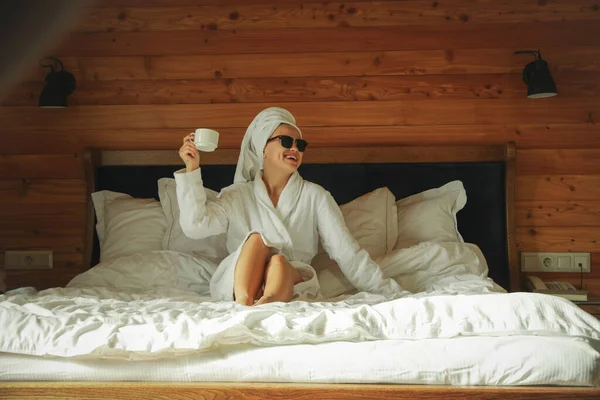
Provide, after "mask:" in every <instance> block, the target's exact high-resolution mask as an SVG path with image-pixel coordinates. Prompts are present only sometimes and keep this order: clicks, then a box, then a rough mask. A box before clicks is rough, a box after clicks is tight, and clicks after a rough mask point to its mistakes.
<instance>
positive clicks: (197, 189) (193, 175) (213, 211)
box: [174, 168, 229, 239]
mask: <svg viewBox="0 0 600 400" xmlns="http://www.w3.org/2000/svg"><path fill="white" fill-rule="evenodd" d="M174 176H175V183H176V186H177V201H178V203H179V223H180V224H181V230H182V231H183V233H185V235H186V236H188V237H189V238H192V239H203V238H205V237H208V236H213V235H218V234H221V233H225V232H227V227H228V225H229V221H228V218H227V215H228V211H227V208H228V207H227V201H226V198H227V196H225V198H222V197H219V198H217V199H215V200H212V201H207V199H206V192H205V190H204V183H203V181H202V173H201V172H200V168H198V169H197V170H194V171H192V172H185V170H180V171H177V172H175V174H174Z"/></svg>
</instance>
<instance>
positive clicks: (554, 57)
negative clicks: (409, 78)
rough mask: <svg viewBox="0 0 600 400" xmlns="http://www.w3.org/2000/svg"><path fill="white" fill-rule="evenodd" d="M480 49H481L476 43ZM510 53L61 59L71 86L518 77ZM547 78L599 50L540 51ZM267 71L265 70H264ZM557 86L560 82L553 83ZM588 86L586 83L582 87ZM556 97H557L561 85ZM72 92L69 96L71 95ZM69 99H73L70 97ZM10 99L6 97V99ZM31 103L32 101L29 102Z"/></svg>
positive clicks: (41, 74)
mask: <svg viewBox="0 0 600 400" xmlns="http://www.w3.org/2000/svg"><path fill="white" fill-rule="evenodd" d="M482 46H485V43H482ZM514 51H515V49H514V48H506V47H503V48H497V49H493V48H486V47H481V48H475V49H464V48H461V47H456V48H445V49H444V48H442V49H433V50H410V51H354V52H341V51H339V50H338V51H336V52H328V53H311V52H302V53H288V52H285V53H275V54H261V55H260V57H257V56H256V55H254V54H224V55H206V56H202V55H184V56H169V55H158V56H130V55H124V56H111V57H84V56H77V57H61V61H62V62H63V64H64V65H65V68H67V69H68V70H69V71H70V72H72V73H73V74H74V75H75V77H76V79H77V81H78V82H81V81H89V80H91V81H107V80H138V79H142V80H143V79H146V80H148V79H212V78H289V77H336V76H374V75H377V76H382V75H386V76H389V75H392V76H393V75H432V74H444V75H454V74H506V73H509V74H520V73H521V72H522V70H523V67H524V65H525V63H526V62H528V61H530V59H529V58H528V57H527V56H519V55H515V54H514ZM544 57H545V58H546V59H547V60H549V61H550V64H549V67H550V68H551V70H552V72H553V73H559V72H573V71H576V72H599V71H600V46H584V47H577V46H568V47H554V46H552V47H550V46H547V47H544ZM265 65H268V68H265ZM46 73H47V70H46V69H43V68H40V67H39V66H38V65H37V64H35V65H32V67H31V71H30V72H29V73H28V74H27V75H26V76H27V78H25V79H24V81H32V82H38V85H39V90H41V88H42V86H43V85H42V83H43V80H44V78H45V76H46ZM559 83H560V81H559ZM588 83H589V84H590V85H592V86H593V85H594V83H592V82H588ZM560 87H561V92H562V85H560ZM76 93H77V91H76V92H75V94H76ZM75 94H74V95H75ZM10 97H11V96H9V98H10ZM35 97H37V95H36V96H35Z"/></svg>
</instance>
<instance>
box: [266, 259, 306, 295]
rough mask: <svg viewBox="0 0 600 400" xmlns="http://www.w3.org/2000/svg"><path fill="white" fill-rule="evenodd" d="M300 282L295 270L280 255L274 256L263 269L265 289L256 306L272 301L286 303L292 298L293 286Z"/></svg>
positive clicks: (300, 279) (300, 278)
mask: <svg viewBox="0 0 600 400" xmlns="http://www.w3.org/2000/svg"><path fill="white" fill-rule="evenodd" d="M300 282H302V277H301V276H300V274H299V273H298V271H296V268H294V267H292V265H291V264H290V263H289V262H288V261H287V260H286V259H285V257H284V256H283V255H281V254H277V255H274V256H273V257H271V260H270V261H269V263H268V264H267V268H266V269H265V289H264V294H263V296H262V297H261V298H260V299H259V300H258V301H257V302H256V304H257V305H258V304H265V303H271V302H274V301H283V302H288V301H290V300H292V297H293V296H294V285H295V284H297V283H300Z"/></svg>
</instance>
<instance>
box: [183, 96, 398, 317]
mask: <svg viewBox="0 0 600 400" xmlns="http://www.w3.org/2000/svg"><path fill="white" fill-rule="evenodd" d="M193 140H194V136H193V134H190V135H188V136H186V137H185V138H184V139H183V145H182V146H181V148H180V150H179V155H180V157H181V158H182V160H183V161H184V162H185V165H186V168H185V171H183V170H181V171H177V172H176V173H175V174H174V175H175V179H176V183H177V199H178V201H179V207H180V210H181V213H180V223H181V227H182V229H183V232H184V233H185V234H186V235H187V236H189V237H191V238H196V239H201V238H204V237H207V236H210V235H216V234H220V233H224V232H227V249H228V250H229V251H230V255H229V256H228V257H227V258H225V259H224V260H223V261H222V262H221V264H220V265H219V267H218V268H217V271H216V272H215V274H214V275H213V277H212V279H211V282H210V290H211V295H212V297H213V298H214V299H216V300H235V301H236V302H237V303H239V304H243V305H253V304H254V303H255V300H258V301H257V302H256V304H264V303H269V302H273V301H283V302H288V301H290V300H292V298H293V297H294V295H303V296H309V297H311V296H312V297H317V296H318V289H319V285H318V281H317V277H316V273H315V270H314V269H313V268H312V267H311V266H310V265H309V264H310V262H311V260H312V258H313V257H314V256H315V255H316V254H317V249H318V243H319V238H321V241H322V243H323V247H324V249H325V251H327V253H328V254H329V255H330V257H331V258H333V259H334V260H335V261H336V262H337V263H338V264H339V266H340V268H341V269H342V271H343V272H344V275H345V276H346V277H347V278H348V280H349V281H350V282H351V283H352V284H353V285H354V286H355V287H357V288H358V289H361V290H363V291H370V292H375V293H382V294H397V293H400V292H401V291H402V289H401V288H400V286H399V285H398V284H397V283H396V282H395V281H394V280H392V279H386V278H383V275H382V271H381V269H380V268H379V266H378V265H377V264H375V263H374V262H373V261H372V260H371V258H370V257H369V254H368V253H367V252H366V250H364V249H362V248H361V247H360V245H359V244H358V243H357V242H356V240H355V239H354V238H353V237H352V235H351V234H350V233H349V231H348V229H347V228H346V224H345V222H344V219H343V216H342V213H341V211H340V209H339V207H338V205H337V204H336V202H335V200H334V199H333V197H332V196H331V194H330V193H329V192H327V191H326V190H325V189H323V188H322V187H321V186H319V185H316V184H314V183H311V182H307V181H304V180H303V179H302V177H301V176H300V174H299V173H298V171H297V169H298V167H299V166H300V165H301V164H302V156H303V153H304V151H305V149H306V146H307V143H306V141H304V140H303V139H302V133H301V132H300V129H299V128H298V127H297V126H296V121H295V119H294V117H293V116H292V114H291V113H289V112H288V111H287V110H285V109H282V108H278V107H271V108H267V109H265V110H263V111H261V112H260V113H259V114H258V115H257V116H256V117H255V118H254V120H253V121H252V123H251V124H250V126H249V127H248V129H247V130H246V134H245V136H244V139H243V141H242V147H241V151H240V156H239V159H238V164H237V169H236V172H235V178H234V184H233V185H231V186H229V187H227V188H224V189H223V190H222V191H221V193H220V194H219V196H218V197H217V199H216V200H215V201H208V202H207V200H206V194H205V192H204V187H203V183H202V176H201V172H200V154H199V152H198V150H197V149H196V147H195V146H194V143H193Z"/></svg>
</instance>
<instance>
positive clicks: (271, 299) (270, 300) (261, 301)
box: [255, 296, 279, 306]
mask: <svg viewBox="0 0 600 400" xmlns="http://www.w3.org/2000/svg"><path fill="white" fill-rule="evenodd" d="M275 301H279V300H277V299H276V298H275V297H273V296H263V297H261V298H260V299H258V301H257V302H256V304H255V306H259V305H261V304H267V303H273V302H275Z"/></svg>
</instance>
